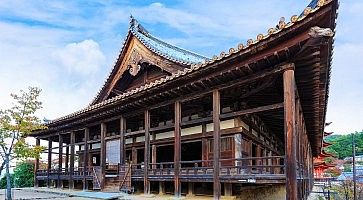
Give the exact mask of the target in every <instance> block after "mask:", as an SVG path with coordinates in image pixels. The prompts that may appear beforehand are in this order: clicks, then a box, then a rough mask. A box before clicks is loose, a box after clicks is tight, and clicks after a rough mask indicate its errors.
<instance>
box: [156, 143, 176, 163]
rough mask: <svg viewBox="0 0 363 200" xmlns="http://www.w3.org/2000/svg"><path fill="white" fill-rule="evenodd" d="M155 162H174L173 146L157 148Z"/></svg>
mask: <svg viewBox="0 0 363 200" xmlns="http://www.w3.org/2000/svg"><path fill="white" fill-rule="evenodd" d="M156 162H157V163H160V162H174V145H166V146H157V147H156Z"/></svg>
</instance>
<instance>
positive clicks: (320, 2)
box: [47, 0, 334, 124]
mask: <svg viewBox="0 0 363 200" xmlns="http://www.w3.org/2000/svg"><path fill="white" fill-rule="evenodd" d="M332 1H334V0H313V1H312V2H311V3H310V4H309V6H312V7H306V8H305V9H304V11H303V12H302V13H301V15H299V16H298V15H293V16H292V17H291V18H290V22H287V23H286V22H285V19H284V18H282V19H281V20H280V21H279V23H278V25H277V26H276V27H273V28H270V29H268V31H267V34H258V35H257V36H256V39H249V40H247V43H246V44H245V45H243V44H242V43H240V44H238V46H237V48H233V47H232V48H230V49H229V51H228V52H227V53H226V52H224V51H222V52H221V53H220V55H219V56H213V58H212V59H205V60H202V59H200V62H199V63H194V64H191V66H190V68H185V69H184V70H183V71H180V70H179V71H178V72H176V73H173V74H172V75H169V76H166V77H165V78H161V79H159V80H156V81H154V82H151V83H147V84H145V85H142V86H140V87H138V88H135V89H133V90H131V91H127V92H124V93H122V94H120V95H118V96H115V97H113V98H110V99H107V100H104V101H102V102H99V103H96V104H91V105H89V106H88V107H86V108H84V109H82V110H79V111H76V112H74V113H71V114H69V115H66V116H63V117H60V118H58V119H55V120H52V121H50V122H49V123H47V124H52V123H55V122H58V121H62V120H66V119H69V118H72V117H75V116H77V115H79V114H82V113H86V112H88V111H91V110H94V109H97V108H100V107H102V106H104V105H108V104H111V103H113V102H116V101H118V100H120V99H124V98H127V97H129V96H131V95H134V94H136V93H138V92H141V91H144V90H148V89H150V88H152V87H155V86H158V85H161V84H164V83H165V82H168V81H170V80H173V79H176V78H178V77H181V76H185V75H186V74H190V73H191V72H194V71H197V70H199V69H200V68H205V67H206V66H209V65H211V64H213V63H215V62H218V61H220V60H222V59H224V58H227V57H230V56H232V55H234V54H236V53H238V52H240V51H242V50H245V49H248V48H250V47H252V46H254V45H256V44H258V43H259V42H261V41H264V40H266V39H267V38H269V37H271V36H273V35H275V34H277V33H280V32H281V31H283V30H285V29H287V28H290V27H292V26H293V25H294V24H296V23H298V22H300V21H302V20H304V19H305V18H306V17H307V16H309V15H310V14H312V13H315V12H316V11H318V10H319V9H320V8H321V7H323V6H325V5H327V4H329V3H331V2H332ZM130 23H131V24H130V25H131V26H130V28H132V26H133V24H132V23H133V22H132V19H131V22H130ZM134 31H135V30H134ZM144 31H145V29H143V28H142V26H140V25H138V32H140V34H139V35H141V33H142V32H144ZM146 33H147V32H145V33H143V35H145V37H147V38H149V39H147V40H145V41H147V42H150V41H154V42H155V43H157V41H159V45H160V46H159V47H157V45H155V44H153V45H155V46H153V45H151V44H150V46H152V47H154V48H155V50H154V51H155V53H156V52H158V51H157V49H159V48H161V46H169V47H168V48H169V49H174V50H175V51H174V50H173V53H169V54H170V55H169V54H168V55H169V56H170V57H174V56H176V55H175V54H174V53H176V52H188V51H186V50H183V49H180V48H177V47H173V46H172V45H168V44H166V43H165V42H162V41H160V40H158V39H156V38H154V37H153V36H150V35H149V34H148V33H147V34H148V35H149V36H146ZM129 34H130V33H129ZM133 34H135V33H133ZM145 41H144V42H145ZM147 42H145V43H147ZM145 43H144V44H145ZM121 52H122V51H121ZM160 52H161V51H160ZM189 53H190V54H193V55H195V58H198V59H199V57H198V55H197V54H194V53H191V52H189ZM165 56H166V55H165ZM200 58H201V57H200ZM180 59H181V58H180ZM183 59H185V58H183ZM196 60H197V59H196ZM196 60H194V61H196ZM112 73H113V72H111V74H112ZM111 74H110V76H111Z"/></svg>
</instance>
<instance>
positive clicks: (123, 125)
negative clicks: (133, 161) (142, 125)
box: [120, 116, 126, 165]
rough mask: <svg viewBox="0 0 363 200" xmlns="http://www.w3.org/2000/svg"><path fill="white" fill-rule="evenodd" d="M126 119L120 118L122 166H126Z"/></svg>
mask: <svg viewBox="0 0 363 200" xmlns="http://www.w3.org/2000/svg"><path fill="white" fill-rule="evenodd" d="M125 133H126V119H125V118H124V117H122V116H121V118H120V164H121V165H123V164H125V157H126V148H125Z"/></svg>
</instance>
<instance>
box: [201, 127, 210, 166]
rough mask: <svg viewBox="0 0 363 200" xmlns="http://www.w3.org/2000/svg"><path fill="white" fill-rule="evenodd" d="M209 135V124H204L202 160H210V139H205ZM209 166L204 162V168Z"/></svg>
mask: <svg viewBox="0 0 363 200" xmlns="http://www.w3.org/2000/svg"><path fill="white" fill-rule="evenodd" d="M206 133H207V124H206V123H203V124H202V160H209V158H208V153H209V152H208V139H207V138H206V137H205V135H206ZM208 165H209V163H208V162H203V163H202V167H207V166H208Z"/></svg>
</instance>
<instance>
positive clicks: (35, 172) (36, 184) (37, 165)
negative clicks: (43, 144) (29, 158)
mask: <svg viewBox="0 0 363 200" xmlns="http://www.w3.org/2000/svg"><path fill="white" fill-rule="evenodd" d="M35 146H37V147H39V146H40V139H39V138H36V139H35ZM39 157H40V155H39ZM39 157H37V158H35V165H34V187H38V186H39V183H38V179H37V172H38V170H39Z"/></svg>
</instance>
